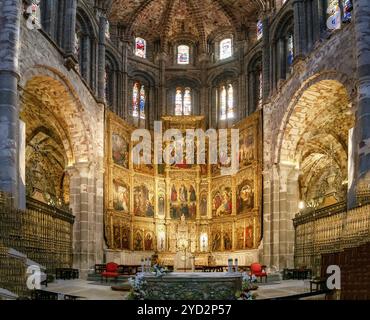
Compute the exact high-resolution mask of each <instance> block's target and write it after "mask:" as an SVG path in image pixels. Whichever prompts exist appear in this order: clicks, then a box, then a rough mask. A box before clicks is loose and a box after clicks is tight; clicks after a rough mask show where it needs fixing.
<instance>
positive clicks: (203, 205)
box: [199, 192, 208, 217]
mask: <svg viewBox="0 0 370 320" xmlns="http://www.w3.org/2000/svg"><path fill="white" fill-rule="evenodd" d="M207 202H208V194H207V193H206V192H202V194H201V195H200V203H199V210H200V215H201V217H206V216H207Z"/></svg>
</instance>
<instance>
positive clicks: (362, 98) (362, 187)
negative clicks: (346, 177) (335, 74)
mask: <svg viewBox="0 0 370 320" xmlns="http://www.w3.org/2000/svg"><path fill="white" fill-rule="evenodd" d="M353 4H354V23H355V37H356V49H357V55H356V56H357V68H358V107H357V115H356V125H355V126H356V139H357V142H358V146H357V150H358V159H357V161H358V166H357V167H358V175H357V192H369V191H370V28H369V26H370V3H369V1H368V0H355V1H353Z"/></svg>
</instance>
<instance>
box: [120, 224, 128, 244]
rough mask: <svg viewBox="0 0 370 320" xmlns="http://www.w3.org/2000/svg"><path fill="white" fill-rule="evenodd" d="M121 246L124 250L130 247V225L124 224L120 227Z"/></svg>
mask: <svg viewBox="0 0 370 320" xmlns="http://www.w3.org/2000/svg"><path fill="white" fill-rule="evenodd" d="M121 239H122V246H121V248H122V249H124V250H129V249H130V227H129V226H124V227H123V228H122V237H121Z"/></svg>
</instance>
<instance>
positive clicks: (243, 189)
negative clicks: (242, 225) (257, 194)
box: [236, 180, 254, 214]
mask: <svg viewBox="0 0 370 320" xmlns="http://www.w3.org/2000/svg"><path fill="white" fill-rule="evenodd" d="M236 207H237V213H238V214H242V213H246V212H248V211H250V210H251V209H253V208H254V189H253V181H250V180H246V181H244V182H243V183H241V184H240V185H239V186H238V192H237V195H236Z"/></svg>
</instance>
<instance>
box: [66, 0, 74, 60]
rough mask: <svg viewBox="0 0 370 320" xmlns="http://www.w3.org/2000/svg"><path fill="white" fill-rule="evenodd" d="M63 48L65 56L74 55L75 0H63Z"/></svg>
mask: <svg viewBox="0 0 370 320" xmlns="http://www.w3.org/2000/svg"><path fill="white" fill-rule="evenodd" d="M65 8H66V9H65V10H66V11H65V13H64V37H63V38H64V41H63V49H64V53H65V56H66V58H72V57H74V47H75V32H76V12H77V0H65Z"/></svg>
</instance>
